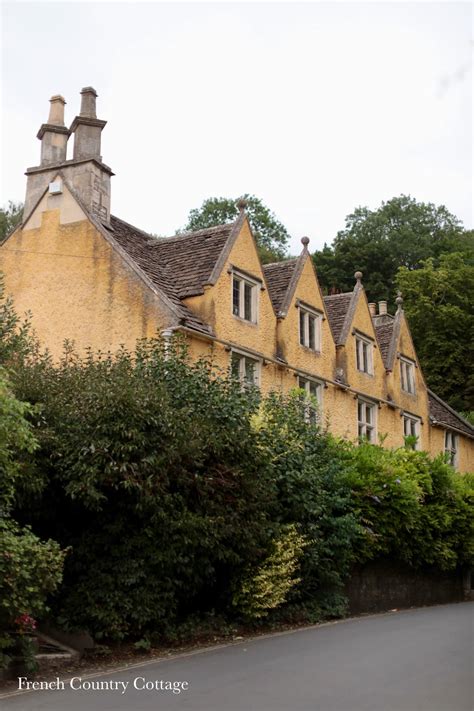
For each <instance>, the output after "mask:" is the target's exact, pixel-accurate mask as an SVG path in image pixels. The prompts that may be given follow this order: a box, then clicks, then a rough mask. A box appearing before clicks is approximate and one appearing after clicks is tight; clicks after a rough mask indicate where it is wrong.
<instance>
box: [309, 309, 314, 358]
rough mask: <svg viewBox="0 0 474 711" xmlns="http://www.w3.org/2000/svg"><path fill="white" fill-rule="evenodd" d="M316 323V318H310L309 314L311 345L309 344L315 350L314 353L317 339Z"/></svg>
mask: <svg viewBox="0 0 474 711" xmlns="http://www.w3.org/2000/svg"><path fill="white" fill-rule="evenodd" d="M314 321H315V319H314V317H313V316H310V315H309V314H308V328H309V343H308V345H309V347H310V348H312V349H313V351H314V348H315V339H314V326H315V324H314Z"/></svg>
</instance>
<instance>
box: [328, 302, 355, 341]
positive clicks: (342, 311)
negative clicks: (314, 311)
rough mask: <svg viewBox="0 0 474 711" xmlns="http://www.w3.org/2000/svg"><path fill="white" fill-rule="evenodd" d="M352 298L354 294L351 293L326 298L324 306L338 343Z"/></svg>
mask: <svg viewBox="0 0 474 711" xmlns="http://www.w3.org/2000/svg"><path fill="white" fill-rule="evenodd" d="M352 296H353V292H352V291H349V292H345V293H344V294H334V295H333V296H325V297H324V305H325V307H326V313H327V315H328V319H329V325H330V326H331V331H332V334H333V336H334V340H335V342H336V343H338V342H339V338H340V336H341V332H342V327H343V326H344V321H345V319H346V314H347V311H348V309H349V305H350V303H351V299H352Z"/></svg>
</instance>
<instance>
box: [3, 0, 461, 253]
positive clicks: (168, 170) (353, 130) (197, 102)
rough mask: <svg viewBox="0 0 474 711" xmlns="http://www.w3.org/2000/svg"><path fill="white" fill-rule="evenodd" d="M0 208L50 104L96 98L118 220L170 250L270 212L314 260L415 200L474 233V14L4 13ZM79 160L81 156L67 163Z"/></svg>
mask: <svg viewBox="0 0 474 711" xmlns="http://www.w3.org/2000/svg"><path fill="white" fill-rule="evenodd" d="M1 12H2V97H1V98H2V101H1V105H2V114H3V116H2V127H1V136H2V160H1V171H2V175H1V177H2V183H1V194H0V197H1V202H2V203H5V202H6V201H7V200H8V199H12V200H23V198H24V191H25V180H26V179H25V177H24V175H23V173H24V170H25V169H26V168H27V167H28V166H33V165H37V164H38V163H39V155H40V143H39V141H38V140H37V139H36V133H37V131H38V129H39V127H40V125H41V124H42V123H43V122H46V120H47V118H48V111H49V98H50V97H51V96H52V95H53V94H58V93H60V94H62V95H63V96H64V97H65V98H66V101H67V105H66V123H67V124H68V125H70V123H71V122H72V120H73V118H74V116H75V115H76V113H78V112H79V105H80V94H79V92H80V90H81V88H82V87H83V86H88V85H91V86H93V87H95V89H96V90H97V92H98V94H99V98H98V117H99V118H103V119H106V120H107V121H108V123H107V126H106V127H105V129H104V131H103V134H102V136H103V140H102V156H103V160H104V162H105V163H107V164H108V165H110V167H111V168H112V169H113V171H114V172H115V173H116V176H115V177H114V178H113V179H112V212H113V213H114V214H116V215H118V216H119V217H121V218H123V219H125V220H127V221H128V222H131V223H132V224H135V225H137V226H138V227H140V228H142V229H144V230H147V231H152V232H156V233H158V234H160V235H166V234H173V233H174V231H175V230H176V229H177V228H179V227H181V226H183V225H184V224H185V222H186V218H187V214H188V212H189V210H190V209H191V208H194V207H198V206H199V205H200V204H201V203H202V201H203V200H204V199H205V198H207V197H211V196H225V197H237V196H238V195H240V194H242V193H253V194H255V195H257V196H258V197H260V198H261V199H262V200H263V201H264V202H265V203H266V204H267V205H268V206H269V207H270V208H271V209H272V210H273V211H274V212H275V213H276V215H277V217H278V218H279V219H280V220H281V221H282V222H283V223H284V224H285V225H286V227H287V228H288V230H289V232H290V233H291V235H292V236H293V239H292V251H293V252H298V251H299V249H300V245H299V239H300V238H301V236H302V235H308V236H309V237H310V239H311V245H310V246H311V248H312V249H315V248H316V247H319V246H322V244H323V243H324V242H325V241H326V242H331V241H332V239H333V237H334V236H335V234H336V232H337V231H338V230H339V229H342V228H343V227H344V218H345V216H346V215H347V214H348V213H350V212H352V210H353V209H354V208H355V207H356V206H358V205H368V206H369V207H371V208H376V207H377V206H379V205H380V203H381V201H382V200H388V199H390V198H392V197H394V196H396V195H400V194H401V193H408V194H411V195H412V196H413V197H415V198H416V199H417V200H423V201H429V202H434V203H436V204H444V205H446V206H447V208H448V209H449V210H451V211H452V212H453V213H454V214H456V215H457V216H458V217H459V218H460V219H461V220H462V221H463V222H464V224H465V226H466V227H468V228H471V227H472V226H473V212H472V210H473V207H472V205H473V152H472V146H473V121H472V118H473V116H472V114H473V84H472V54H473V52H472V49H473V44H472V29H473V24H472V15H473V9H472V5H471V4H470V3H455V2H444V3H431V2H420V3H412V2H398V3H385V2H377V3H360V2H350V3H342V2H326V3H324V2H312V3H296V2H291V3H270V2H264V3H252V2H246V3H226V2H219V3H200V2H194V3H181V2H173V3H159V2H153V3H152V2H143V3H138V2H135V3H115V2H102V3H95V2H82V3H77V4H76V3H73V2H67V3H66V2H64V3H60V2H55V3H43V2H34V3H25V2H3V3H2V7H1ZM71 148H72V146H71Z"/></svg>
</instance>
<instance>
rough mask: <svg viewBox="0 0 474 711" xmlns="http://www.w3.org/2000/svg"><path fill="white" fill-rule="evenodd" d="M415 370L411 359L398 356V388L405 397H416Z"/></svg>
mask: <svg viewBox="0 0 474 711" xmlns="http://www.w3.org/2000/svg"><path fill="white" fill-rule="evenodd" d="M415 368H416V363H415V361H414V360H413V359H412V358H407V357H406V356H402V355H401V356H400V386H401V388H402V390H403V392H404V393H406V394H407V395H416V380H415Z"/></svg>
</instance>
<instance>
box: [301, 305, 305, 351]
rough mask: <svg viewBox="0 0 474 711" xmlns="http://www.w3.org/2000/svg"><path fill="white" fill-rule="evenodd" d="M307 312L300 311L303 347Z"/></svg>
mask: <svg viewBox="0 0 474 711" xmlns="http://www.w3.org/2000/svg"><path fill="white" fill-rule="evenodd" d="M305 316H306V314H305V312H304V311H302V310H301V309H300V343H301V345H302V346H304V345H305V343H306V341H305V327H304V326H305Z"/></svg>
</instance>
